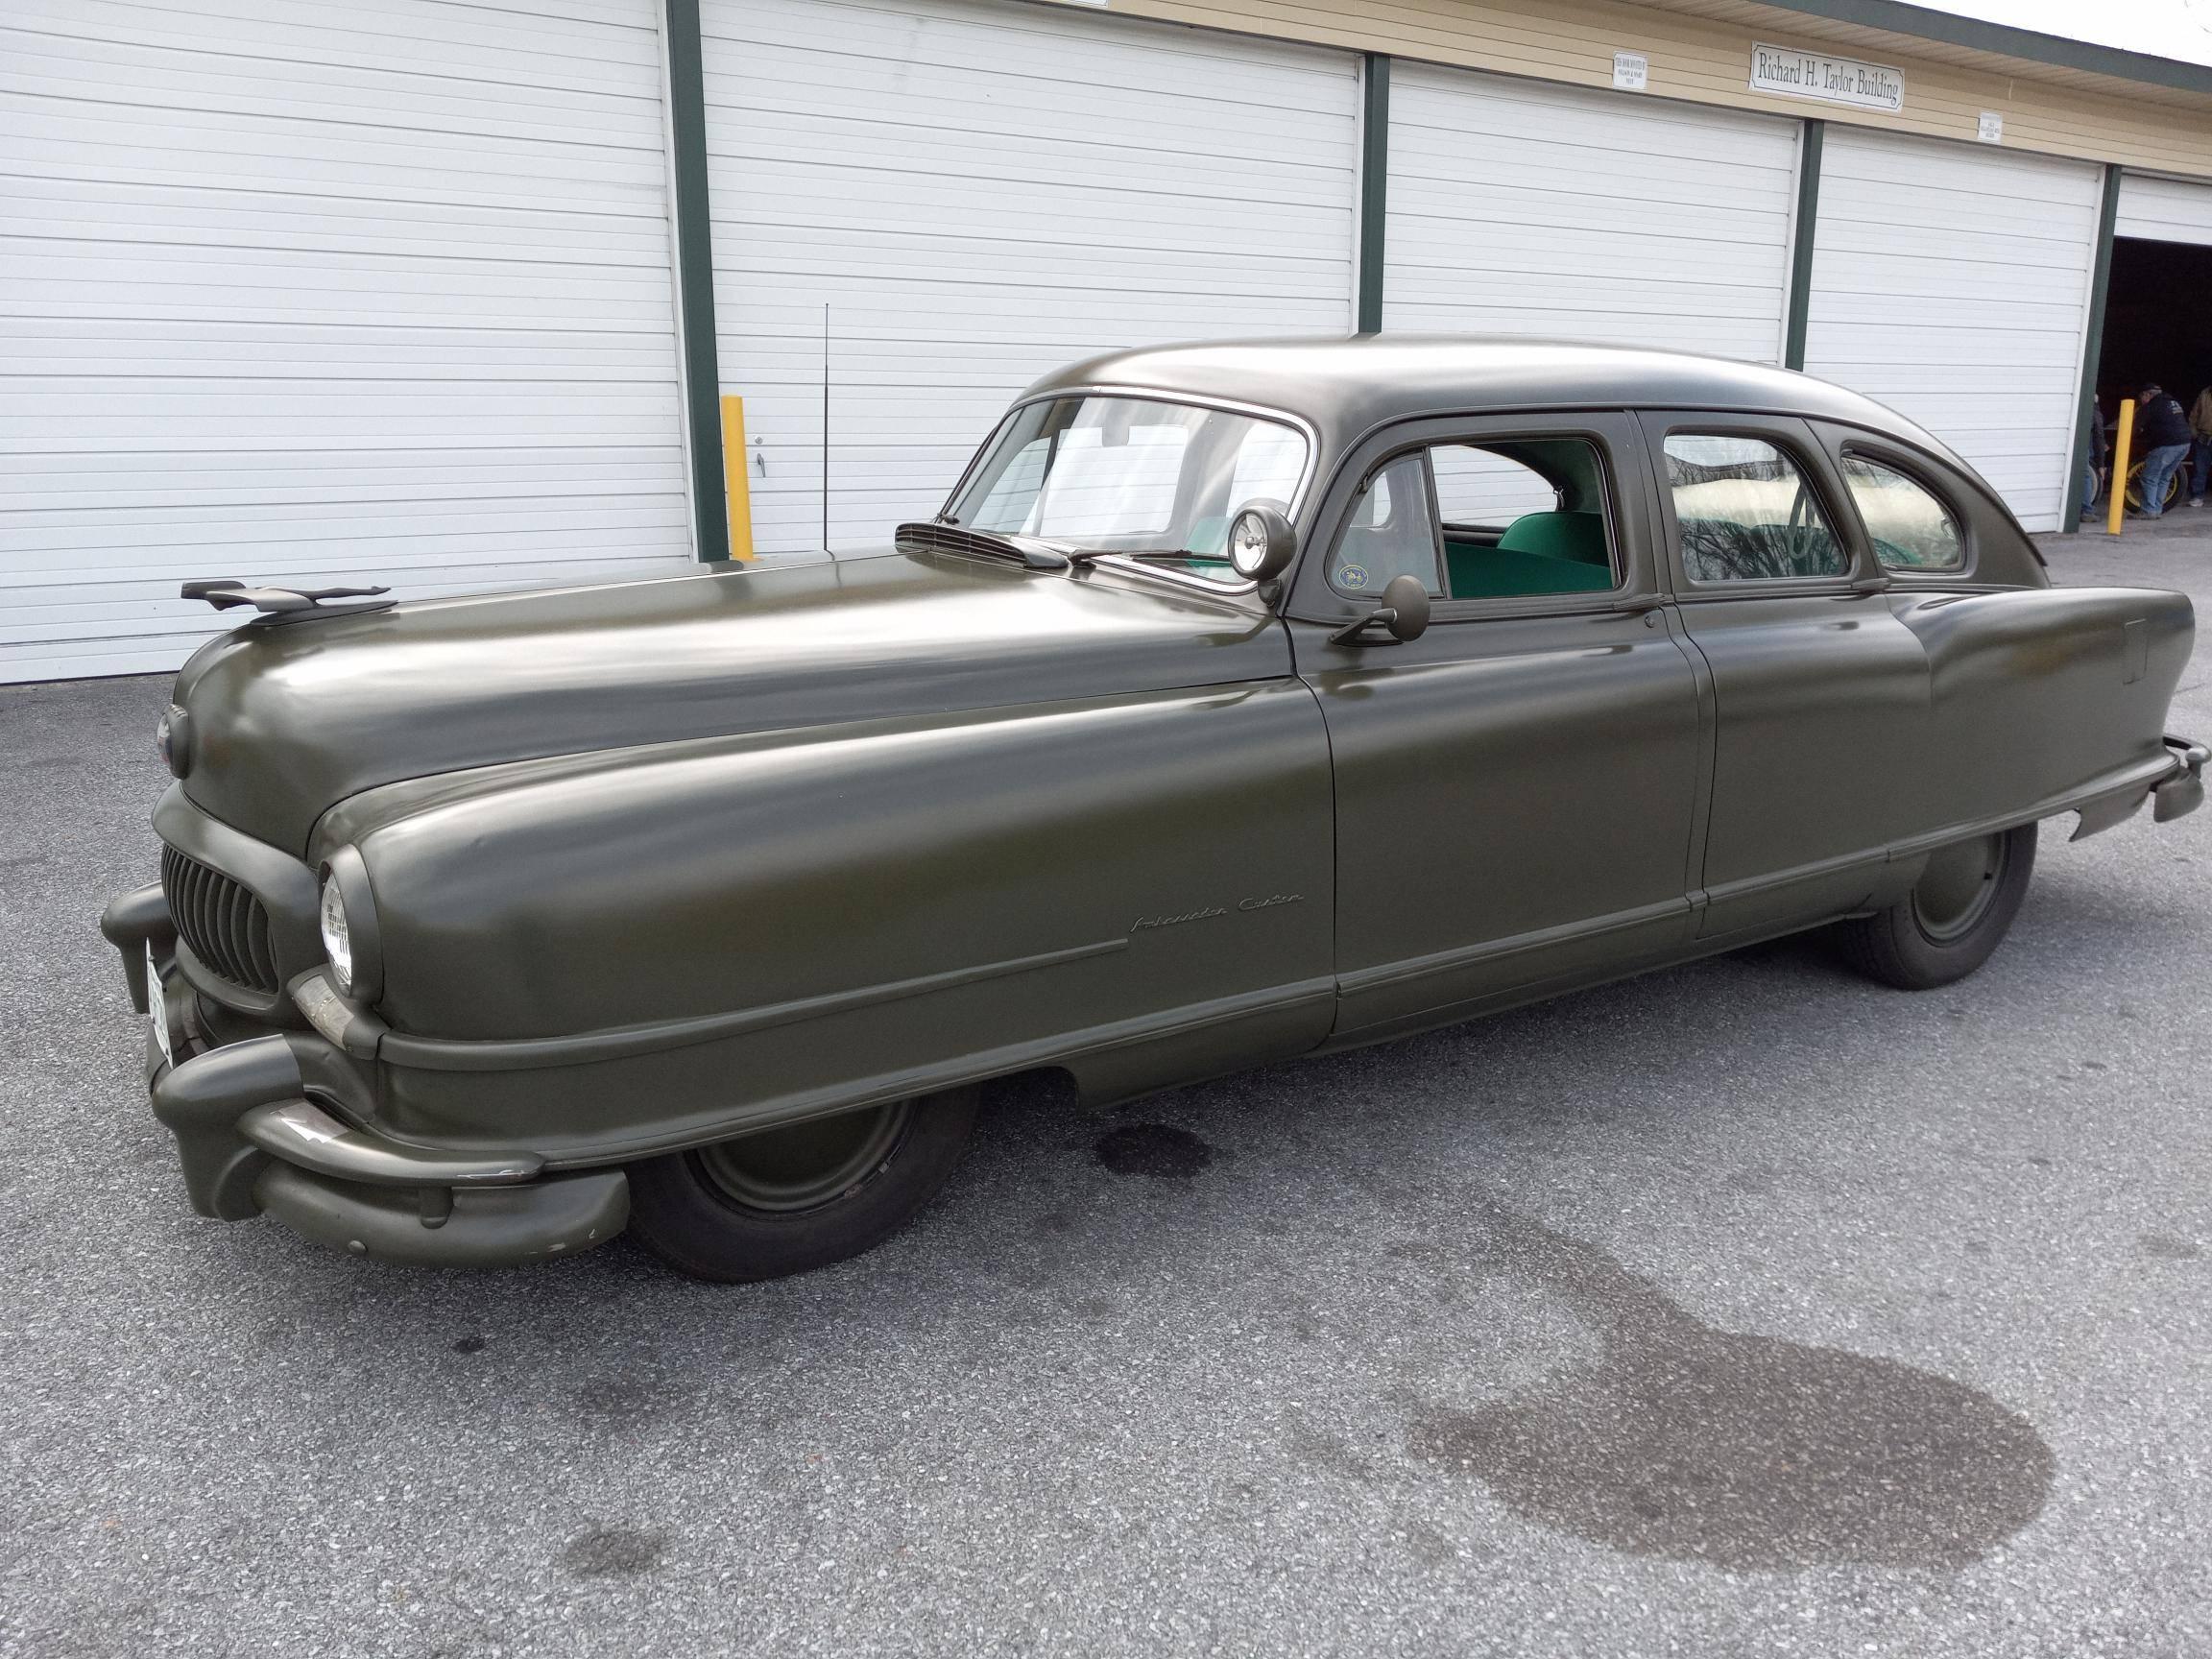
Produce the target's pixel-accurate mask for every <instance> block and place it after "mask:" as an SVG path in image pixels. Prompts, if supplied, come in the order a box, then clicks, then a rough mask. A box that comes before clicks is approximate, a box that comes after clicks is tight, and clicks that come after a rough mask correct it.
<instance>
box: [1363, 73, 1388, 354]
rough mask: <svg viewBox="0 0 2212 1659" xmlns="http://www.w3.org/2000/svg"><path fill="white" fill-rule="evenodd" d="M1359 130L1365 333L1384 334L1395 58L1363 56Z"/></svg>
mask: <svg viewBox="0 0 2212 1659" xmlns="http://www.w3.org/2000/svg"><path fill="white" fill-rule="evenodd" d="M1360 82H1361V90H1362V93H1363V99H1364V102H1363V104H1362V106H1361V119H1360V128H1359V332H1360V333H1362V334H1379V333H1381V332H1382V330H1383V253H1384V252H1385V245H1386V243H1387V241H1388V235H1389V229H1388V228H1389V211H1390V59H1389V56H1388V54H1386V53H1383V52H1369V53H1366V54H1364V55H1363V60H1362V63H1361V75H1360Z"/></svg>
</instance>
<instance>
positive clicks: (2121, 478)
mask: <svg viewBox="0 0 2212 1659" xmlns="http://www.w3.org/2000/svg"><path fill="white" fill-rule="evenodd" d="M2134 446H2135V399H2134V398H2132V397H2123V398H2121V399H2120V435H2119V437H2117V438H2115V439H2114V440H2113V441H2112V503H2111V505H2110V506H2108V507H2106V508H2105V509H2104V534H2105V535H2107V536H2117V535H2119V534H2120V519H2121V517H2122V516H2123V515H2125V514H2126V513H2127V511H2128V450H2129V449H2132V448H2133V447H2134Z"/></svg>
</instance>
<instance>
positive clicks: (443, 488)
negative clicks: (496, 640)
mask: <svg viewBox="0 0 2212 1659" xmlns="http://www.w3.org/2000/svg"><path fill="white" fill-rule="evenodd" d="M658 12H659V7H658V5H657V4H656V3H655V0H504V3H493V4H476V5H467V6H461V5H450V4H442V3H439V0H377V4H375V5H373V6H333V5H330V4H327V3H326V0H196V3H195V4H194V5H192V6H191V7H190V8H189V9H187V10H179V9H176V8H171V7H165V6H157V5H153V4H146V3H127V0H10V4H9V5H8V7H7V8H6V10H5V12H4V13H0V150H4V151H5V154H6V156H7V158H8V162H7V166H6V168H5V177H0V241H4V242H5V243H6V244H7V246H6V250H5V258H4V261H0V376H4V377H5V378H0V388H4V391H0V679H9V680H36V679H47V678H60V677H65V676H73V675H85V674H112V673H129V672H142V671H149V670H155V669H164V668H170V667H174V666H175V665H176V664H177V663H178V662H180V661H181V660H182V659H183V657H184V656H185V654H186V653H187V652H188V651H189V650H190V648H191V647H192V646H193V645H194V644H195V643H197V641H198V639H199V637H202V636H204V634H206V633H208V632H210V631H212V630H213V629H214V628H216V627H218V626H220V624H218V623H217V621H216V619H215V617H214V615H213V614H212V613H210V612H209V611H208V610H207V609H206V608H205V607H204V606H202V605H187V604H184V603H182V602H181V601H180V600H179V599H178V597H177V586H178V583H179V581H180V579H181V578H184V577H190V576H237V577H244V578H248V579H257V580H262V581H269V582H281V583H290V584H295V585H314V586H320V585H328V584H351V583H361V582H378V583H386V584H389V585H391V586H392V587H393V588H394V589H397V590H398V591H400V592H402V593H406V594H426V593H437V592H450V591H455V590H461V589H475V588H487V587H498V586H508V585H515V584H529V583H549V582H559V581H567V580H573V579H578V578H583V577H587V576H589V577H598V576H601V575H606V574H613V573H624V572H640V571H645V570H650V569H655V568H663V569H664V568H680V567H681V565H682V562H683V561H684V560H685V559H686V558H688V557H689V556H690V552H691V544H690V537H689V532H688V528H687V525H688V517H687V512H686V508H685V493H684V469H683V456H682V445H681V436H680V433H681V428H680V421H681V399H680V396H679V390H678V384H677V349H676V330H675V325H674V319H673V311H674V298H673V285H672V283H671V280H670V275H669V268H670V259H669V229H668V219H667V187H666V178H667V169H666V159H665V149H664V143H663V136H662V123H661V47H660V36H659V32H658V26H657V16H658Z"/></svg>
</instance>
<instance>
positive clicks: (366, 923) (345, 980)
mask: <svg viewBox="0 0 2212 1659" xmlns="http://www.w3.org/2000/svg"><path fill="white" fill-rule="evenodd" d="M315 915H316V921H317V922H318V923H320V924H321V926H322V931H323V953H324V954H325V956H327V957H329V958H330V978H331V982H332V983H333V984H335V985H336V986H337V987H338V992H339V995H341V996H344V997H350V998H353V999H354V1000H355V1001H356V1002H369V1003H374V1002H380V1001H382V1000H383V998H384V945H383V937H382V935H381V934H380V933H378V931H377V928H376V895H375V894H374V893H373V892H371V891H370V889H369V866H368V865H366V864H364V863H363V862H362V861H361V850H360V849H359V848H358V847H341V848H339V849H338V851H337V852H335V853H333V854H330V856H329V858H328V859H327V860H325V863H324V866H323V899H322V902H321V903H320V904H318V905H317V906H316V913H315Z"/></svg>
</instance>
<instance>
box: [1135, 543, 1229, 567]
mask: <svg viewBox="0 0 2212 1659" xmlns="http://www.w3.org/2000/svg"><path fill="white" fill-rule="evenodd" d="M1114 557H1115V558H1117V559H1143V560H1148V561H1152V562H1156V563H1158V564H1162V565H1226V564H1228V563H1229V557H1228V555H1227V554H1225V553H1193V552H1192V551H1191V550H1190V548H1188V547H1182V548H1178V549H1176V550H1175V551H1174V552H1168V551H1166V549H1164V548H1146V549H1145V550H1143V551H1142V552H1139V553H1116V554H1115V555H1114Z"/></svg>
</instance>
